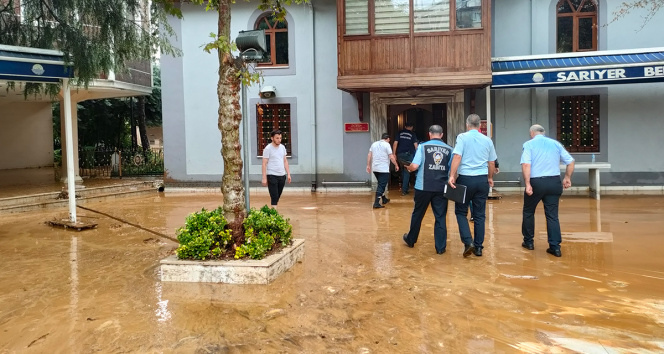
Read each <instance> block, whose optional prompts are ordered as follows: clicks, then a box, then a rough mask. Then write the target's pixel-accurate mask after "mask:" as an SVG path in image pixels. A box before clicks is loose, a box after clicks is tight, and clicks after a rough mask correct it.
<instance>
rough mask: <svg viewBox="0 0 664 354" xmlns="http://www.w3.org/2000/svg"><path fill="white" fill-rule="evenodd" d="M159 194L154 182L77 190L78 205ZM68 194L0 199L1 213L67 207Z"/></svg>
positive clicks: (57, 193)
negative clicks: (92, 201)
mask: <svg viewBox="0 0 664 354" xmlns="http://www.w3.org/2000/svg"><path fill="white" fill-rule="evenodd" d="M156 192H157V187H156V186H155V182H154V181H138V182H128V183H123V184H116V185H110V186H102V187H93V188H80V189H77V190H76V200H77V203H80V204H84V203H86V202H87V201H90V200H107V199H113V198H118V197H124V196H134V195H142V194H152V193H156ZM68 204H69V200H68V198H67V193H66V192H50V193H39V194H32V195H25V196H18V197H10V198H0V213H16V212H24V211H30V210H38V209H46V208H58V207H67V206H68Z"/></svg>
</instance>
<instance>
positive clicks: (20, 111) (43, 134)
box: [0, 101, 53, 170]
mask: <svg viewBox="0 0 664 354" xmlns="http://www.w3.org/2000/svg"><path fill="white" fill-rule="evenodd" d="M51 107H52V105H51V103H50V102H29V101H26V102H9V103H4V104H3V106H2V107H0V111H1V112H2V114H1V115H0V127H2V129H0V150H1V151H3V153H2V154H0V169H3V170H5V169H14V168H29V167H44V166H53V113H52V111H51Z"/></svg>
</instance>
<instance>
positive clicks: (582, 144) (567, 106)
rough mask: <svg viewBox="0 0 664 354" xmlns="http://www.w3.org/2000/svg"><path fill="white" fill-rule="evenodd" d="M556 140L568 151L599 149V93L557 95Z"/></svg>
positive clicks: (597, 150) (596, 150) (593, 150)
mask: <svg viewBox="0 0 664 354" xmlns="http://www.w3.org/2000/svg"><path fill="white" fill-rule="evenodd" d="M556 106H557V108H556V115H557V121H558V122H557V128H558V141H560V143H561V144H563V146H564V147H565V148H566V149H567V151H569V152H600V151H599V122H600V118H599V95H592V96H559V97H557V102H556Z"/></svg>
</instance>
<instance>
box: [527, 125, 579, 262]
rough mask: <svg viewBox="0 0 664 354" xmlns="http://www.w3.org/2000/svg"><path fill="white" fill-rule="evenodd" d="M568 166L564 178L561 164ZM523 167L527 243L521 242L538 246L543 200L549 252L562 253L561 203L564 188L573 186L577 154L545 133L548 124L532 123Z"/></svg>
mask: <svg viewBox="0 0 664 354" xmlns="http://www.w3.org/2000/svg"><path fill="white" fill-rule="evenodd" d="M561 163H562V164H565V165H567V166H566V167H565V177H564V178H563V180H562V182H561V181H560V164H561ZM521 171H522V172H523V181H524V182H525V183H526V190H525V192H524V193H523V221H522V223H521V233H522V234H523V243H522V244H521V246H522V247H523V248H525V249H528V250H534V249H535V245H534V238H535V209H537V204H539V202H540V200H541V201H542V204H544V216H545V217H546V235H547V239H548V241H549V248H547V250H546V252H547V253H549V254H552V255H554V256H556V257H561V256H562V253H561V252H560V243H561V242H562V236H561V234H560V220H558V205H559V204H560V196H561V195H562V194H563V188H565V189H567V188H569V187H571V186H572V173H574V158H573V157H572V156H571V155H570V154H569V152H567V150H565V148H564V147H563V145H562V144H561V143H559V142H558V141H556V140H554V139H551V138H549V137H547V136H545V135H544V127H542V126H541V125H539V124H535V125H533V126H532V127H530V140H528V141H526V142H525V143H523V153H522V154H521Z"/></svg>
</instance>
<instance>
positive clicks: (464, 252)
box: [463, 243, 475, 257]
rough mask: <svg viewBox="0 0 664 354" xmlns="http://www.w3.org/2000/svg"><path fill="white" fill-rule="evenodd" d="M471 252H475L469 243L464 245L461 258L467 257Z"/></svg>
mask: <svg viewBox="0 0 664 354" xmlns="http://www.w3.org/2000/svg"><path fill="white" fill-rule="evenodd" d="M473 252H475V246H474V245H473V244H472V243H471V244H469V245H466V247H465V248H464V249H463V256H464V257H468V256H470V254H471V253H473Z"/></svg>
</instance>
